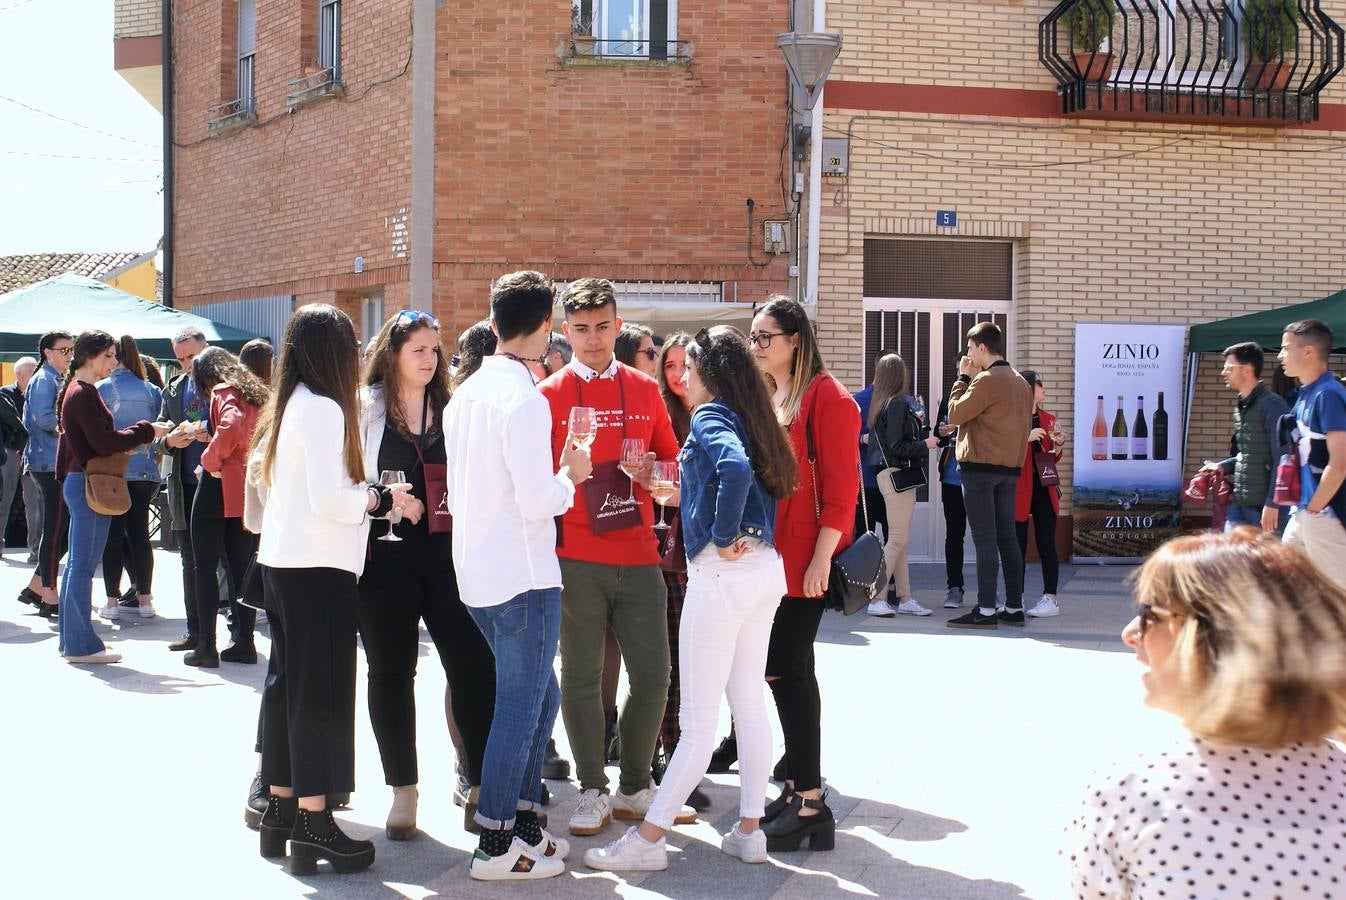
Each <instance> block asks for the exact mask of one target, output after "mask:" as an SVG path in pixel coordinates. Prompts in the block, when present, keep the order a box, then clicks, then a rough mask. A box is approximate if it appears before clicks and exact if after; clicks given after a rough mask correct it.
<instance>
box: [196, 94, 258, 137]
mask: <svg viewBox="0 0 1346 900" xmlns="http://www.w3.org/2000/svg"><path fill="white" fill-rule="evenodd" d="M256 120H257V114H256V99H255V98H254V97H251V96H247V97H239V98H238V99H237V100H230V101H228V102H226V103H218V104H216V105H215V106H212V107H210V109H207V110H206V130H207V131H209V132H211V133H212V134H214V133H217V132H221V131H231V130H233V129H235V128H241V127H242V126H244V125H248V124H250V123H252V122H255V121H256Z"/></svg>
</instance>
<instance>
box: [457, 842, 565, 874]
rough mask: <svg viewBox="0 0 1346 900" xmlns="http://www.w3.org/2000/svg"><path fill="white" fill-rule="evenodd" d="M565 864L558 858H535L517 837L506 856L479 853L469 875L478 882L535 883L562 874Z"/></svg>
mask: <svg viewBox="0 0 1346 900" xmlns="http://www.w3.org/2000/svg"><path fill="white" fill-rule="evenodd" d="M565 870H566V864H565V863H563V862H561V860H559V859H557V858H556V857H554V856H553V857H539V856H535V855H534V854H533V852H532V851H531V850H529V849H528V845H527V844H525V843H524V842H523V841H521V840H519V839H518V838H515V839H514V840H513V841H512V842H511V843H510V845H509V851H508V852H507V853H505V855H504V856H487V855H486V851H484V850H480V849H479V850H477V852H476V853H475V854H473V856H472V863H471V865H470V866H469V867H468V872H469V873H470V874H471V875H472V877H473V878H475V879H477V880H478V881H536V880H537V879H539V878H552V877H555V876H557V875H560V874H562V873H563V872H565Z"/></svg>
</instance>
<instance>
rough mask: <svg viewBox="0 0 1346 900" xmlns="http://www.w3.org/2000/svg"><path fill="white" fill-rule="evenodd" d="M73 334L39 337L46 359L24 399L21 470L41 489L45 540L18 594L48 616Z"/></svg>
mask: <svg viewBox="0 0 1346 900" xmlns="http://www.w3.org/2000/svg"><path fill="white" fill-rule="evenodd" d="M74 347H75V338H74V336H72V335H71V334H70V332H68V331H48V332H47V333H46V334H44V335H42V337H41V339H40V340H39V341H38V344H37V349H38V352H39V353H40V354H42V365H41V366H40V367H39V368H38V370H37V374H35V375H34V376H33V377H32V379H31V380H30V381H29V382H28V391H27V392H26V393H25V395H24V396H25V398H26V402H25V403H24V405H23V427H24V428H26V429H28V445H27V446H26V447H25V448H24V451H23V471H24V474H26V475H31V476H32V478H33V483H34V484H36V485H37V487H38V490H39V491H41V492H42V516H41V518H42V541H41V543H40V545H39V546H38V550H37V569H36V570H34V572H33V578H32V580H31V581H29V582H28V586H27V587H26V588H24V589H23V590H22V591H21V592H20V593H19V600H20V601H21V602H24V603H31V604H33V606H35V607H37V614H38V615H39V616H42V617H43V618H45V619H53V618H55V617H56V614H57V612H56V610H57V602H56V601H57V596H56V575H57V569H58V567H59V566H60V562H61V557H62V556H65V544H66V525H67V524H68V522H69V516H68V515H67V514H66V510H65V504H64V503H63V502H62V500H61V483H60V482H59V481H57V480H56V441H57V435H56V419H57V416H56V395H57V394H58V393H59V392H60V389H61V378H62V377H63V376H64V375H65V374H66V372H67V371H68V370H69V368H70V354H71V352H72V351H73V350H74Z"/></svg>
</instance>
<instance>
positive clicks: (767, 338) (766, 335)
mask: <svg viewBox="0 0 1346 900" xmlns="http://www.w3.org/2000/svg"><path fill="white" fill-rule="evenodd" d="M778 337H789V335H788V334H787V333H786V332H784V331H754V332H753V333H752V334H750V335H748V343H750V344H752V345H753V346H755V347H759V348H761V349H762V350H765V349H766V348H767V347H770V346H771V339H772V338H778Z"/></svg>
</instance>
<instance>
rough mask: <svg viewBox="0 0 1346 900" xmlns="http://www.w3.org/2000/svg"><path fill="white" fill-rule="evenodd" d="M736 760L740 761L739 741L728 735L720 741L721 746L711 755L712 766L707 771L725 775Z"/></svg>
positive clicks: (712, 773)
mask: <svg viewBox="0 0 1346 900" xmlns="http://www.w3.org/2000/svg"><path fill="white" fill-rule="evenodd" d="M736 762H738V741H737V740H736V739H735V738H733V737H727V738H725V739H724V740H722V741H720V746H718V747H716V748H715V752H714V753H712V754H711V755H710V767H709V768H707V769H706V771H707V772H708V773H710V774H711V775H724V774H726V773H727V772H728V771H729V770H730V767H731V766H733V765H734V763H736Z"/></svg>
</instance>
